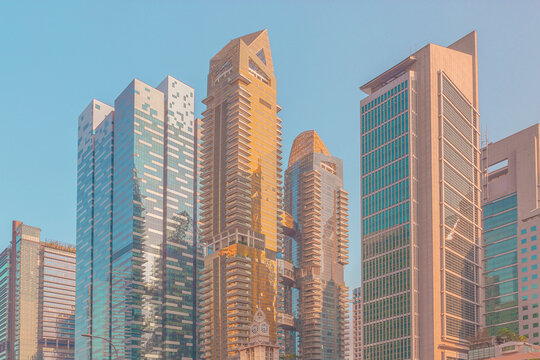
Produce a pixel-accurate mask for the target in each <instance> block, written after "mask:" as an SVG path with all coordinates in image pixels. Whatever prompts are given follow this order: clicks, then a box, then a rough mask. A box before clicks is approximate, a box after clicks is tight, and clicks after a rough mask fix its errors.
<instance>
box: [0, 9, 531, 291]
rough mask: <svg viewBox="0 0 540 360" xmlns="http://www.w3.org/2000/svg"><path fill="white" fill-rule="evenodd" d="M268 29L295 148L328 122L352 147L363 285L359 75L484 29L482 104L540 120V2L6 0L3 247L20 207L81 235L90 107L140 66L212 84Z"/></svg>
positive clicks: (326, 135)
mask: <svg viewBox="0 0 540 360" xmlns="http://www.w3.org/2000/svg"><path fill="white" fill-rule="evenodd" d="M263 28H268V30H269V35H270V41H271V46H272V53H273V58H274V64H275V73H276V76H277V81H278V82H277V86H278V101H279V103H280V104H281V106H282V107H283V111H282V112H281V113H280V115H281V117H282V118H283V128H284V137H283V151H284V154H285V161H284V163H285V164H286V163H287V162H286V159H287V156H288V153H289V151H290V146H291V144H292V141H293V139H294V137H295V136H296V135H297V134H299V133H300V132H302V131H304V130H308V129H315V130H317V132H318V133H319V134H320V135H321V137H322V139H323V141H324V142H325V143H326V145H327V147H328V149H329V150H330V152H331V153H332V154H333V155H335V156H338V157H341V158H343V160H344V165H345V187H346V189H348V191H349V192H350V194H351V206H350V218H351V232H350V243H351V247H350V250H351V264H350V265H349V266H348V269H347V274H346V275H347V276H346V278H347V282H348V285H349V286H350V287H351V288H353V287H356V286H358V285H359V284H360V276H359V274H360V193H359V189H360V180H359V174H360V155H359V133H360V130H359V102H360V99H361V98H362V97H364V95H363V94H362V92H361V91H360V90H359V86H360V85H362V84H363V83H365V82H367V81H368V80H370V79H372V78H373V77H375V76H376V75H378V74H379V73H380V72H382V71H384V70H385V69H387V68H388V67H390V66H392V65H394V64H396V63H397V62H399V61H400V60H402V59H403V58H405V57H406V56H408V55H409V54H410V52H413V51H414V50H415V49H420V48H421V47H422V46H424V45H425V44H426V43H428V42H433V43H436V44H440V45H444V46H446V45H448V44H450V43H452V42H454V41H455V40H457V39H458V38H460V37H461V36H463V35H465V34H467V33H469V32H470V31H472V30H473V29H476V30H477V31H478V39H479V40H478V41H479V73H480V82H479V83H480V113H481V119H482V123H483V124H484V126H485V125H486V124H487V128H488V131H489V137H490V139H491V140H493V141H494V140H497V139H500V138H502V137H504V136H506V135H507V134H511V133H512V132H515V131H518V130H520V129H522V128H525V127H527V126H529V125H532V124H533V123H536V122H538V121H539V119H540V115H539V114H540V101H539V100H538V94H539V91H538V84H540V70H539V59H540V40H539V39H540V2H538V1H517V2H514V1H446V2H442V1H434V2H432V1H422V2H416V3H414V2H410V1H395V2H394V1H354V2H345V1H303V0H298V1H264V2H263V1H260V2H257V1H253V2H251V1H224V2H210V1H200V2H199V1H189V2H188V1H183V2H180V1H139V0H135V1H133V0H132V1H47V2H45V1H40V2H36V3H30V2H24V1H3V2H2V3H1V5H0V33H1V34H2V46H1V50H0V80H1V87H0V137H1V140H0V165H1V167H0V234H1V235H0V247H4V246H6V245H7V244H8V242H9V240H10V238H11V220H13V219H19V220H22V221H23V222H25V223H27V224H29V225H34V226H38V227H41V228H42V234H43V236H44V237H45V238H51V239H56V240H60V241H65V242H74V241H75V213H76V168H77V117H78V115H79V114H80V112H81V111H82V110H83V109H84V108H85V107H86V106H87V105H88V103H89V102H90V100H91V99H92V98H97V99H100V100H102V101H104V102H106V103H109V104H113V101H114V99H115V97H116V96H117V95H119V94H120V92H121V91H122V90H123V89H124V88H125V87H126V86H127V85H128V83H129V82H130V81H131V80H132V79H133V78H134V77H137V78H139V79H141V80H142V81H145V82H147V83H149V84H151V85H157V84H158V83H159V82H160V81H161V80H162V79H163V78H164V77H165V76H166V75H167V74H171V75H173V76H175V77H177V78H179V79H180V80H182V81H184V82H186V83H187V84H189V85H191V86H192V87H194V88H195V91H196V97H197V99H198V101H197V102H196V114H200V113H201V111H203V110H204V106H203V105H202V104H201V103H200V100H202V99H203V98H204V97H205V94H206V76H207V72H208V63H209V59H210V58H211V57H212V56H213V55H214V54H215V53H216V52H217V51H218V50H220V49H221V48H222V47H223V46H224V45H225V44H226V43H227V42H228V41H229V40H230V39H232V38H235V37H237V36H240V35H244V34H247V33H250V32H254V31H257V30H260V29H263Z"/></svg>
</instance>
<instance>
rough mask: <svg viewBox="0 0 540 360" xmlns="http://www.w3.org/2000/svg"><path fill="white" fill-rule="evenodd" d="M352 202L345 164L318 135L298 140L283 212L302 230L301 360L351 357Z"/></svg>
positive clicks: (298, 235)
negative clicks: (346, 274)
mask: <svg viewBox="0 0 540 360" xmlns="http://www.w3.org/2000/svg"><path fill="white" fill-rule="evenodd" d="M348 201H349V200H348V193H347V192H346V191H345V190H344V188H343V162H342V160H341V159H338V158H336V157H333V156H332V155H330V152H329V151H328V149H327V148H326V146H325V145H324V143H323V142H322V140H321V138H320V137H319V135H318V134H317V133H316V132H315V131H313V130H311V131H306V132H303V133H301V134H300V135H298V136H297V137H296V139H295V140H294V142H293V145H292V149H291V154H290V156H289V164H288V168H287V170H286V172H285V191H284V205H285V206H284V207H285V211H286V212H287V213H289V214H291V216H292V218H293V220H294V223H295V224H296V229H297V232H296V239H295V243H296V246H295V247H296V249H295V250H296V252H297V254H295V255H294V256H296V257H297V259H298V262H297V265H296V270H295V273H296V276H295V282H296V287H297V288H298V289H299V296H298V326H297V331H298V333H299V338H300V346H299V354H300V356H302V358H306V359H325V360H326V359H344V358H346V356H347V353H348V351H347V326H348V302H347V296H348V289H347V287H346V286H345V281H344V275H343V273H344V268H345V265H346V264H348V206H349V203H348ZM285 240H287V239H285ZM289 246H290V245H289V244H287V243H285V244H284V247H285V248H287V247H289ZM293 246H294V244H293Z"/></svg>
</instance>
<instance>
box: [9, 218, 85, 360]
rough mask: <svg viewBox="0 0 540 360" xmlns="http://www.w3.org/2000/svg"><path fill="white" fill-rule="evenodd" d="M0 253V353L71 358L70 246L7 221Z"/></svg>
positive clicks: (17, 359) (24, 358) (16, 358)
mask: <svg viewBox="0 0 540 360" xmlns="http://www.w3.org/2000/svg"><path fill="white" fill-rule="evenodd" d="M12 234H13V235H12V241H11V245H10V247H9V248H7V249H6V250H4V252H2V254H1V255H0V269H1V270H0V271H1V273H0V358H1V359H12V360H34V359H51V360H53V359H58V360H60V359H62V360H66V359H67V360H69V359H75V356H74V347H75V342H74V340H75V339H74V326H75V248H74V247H73V246H72V245H67V244H60V243H58V242H54V241H41V240H40V234H41V230H40V229H39V228H36V227H33V226H29V225H26V224H23V223H22V222H20V221H13V233H12Z"/></svg>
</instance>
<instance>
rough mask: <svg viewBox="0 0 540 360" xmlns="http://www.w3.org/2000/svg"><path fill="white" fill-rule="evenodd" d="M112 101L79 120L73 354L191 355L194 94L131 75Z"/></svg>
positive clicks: (94, 105) (195, 254) (169, 80)
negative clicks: (130, 78)
mask: <svg viewBox="0 0 540 360" xmlns="http://www.w3.org/2000/svg"><path fill="white" fill-rule="evenodd" d="M114 105H115V106H114V108H113V107H111V106H109V105H106V104H104V103H102V102H100V101H97V100H92V102H91V103H90V105H89V106H88V107H87V108H86V109H85V110H84V111H83V113H82V114H81V115H80V117H79V145H78V146H79V153H78V184H77V202H78V203H77V205H78V206H77V249H78V254H79V255H78V257H77V318H76V327H75V330H76V331H75V332H76V336H75V340H76V357H77V359H104V358H116V357H117V355H116V354H117V353H118V357H120V358H126V359H140V358H155V359H173V358H174V359H178V358H190V359H196V358H197V357H198V355H197V326H196V324H197V301H196V299H197V266H200V265H202V263H200V262H198V259H199V258H201V257H202V253H201V251H200V248H199V247H198V246H197V239H196V236H195V235H196V234H195V228H196V227H195V226H194V216H195V211H196V204H195V201H194V192H195V191H196V174H197V171H196V155H195V154H196V152H197V150H196V142H195V141H194V133H195V131H196V129H195V127H196V124H195V121H194V113H193V110H194V92H193V89H192V88H190V87H189V86H187V85H185V84H184V83H182V82H180V81H179V80H177V79H175V78H173V77H171V76H168V77H166V78H165V79H164V80H163V81H162V82H161V84H160V85H159V86H158V87H157V88H153V87H151V86H149V85H147V84H145V83H143V82H141V81H139V80H137V79H135V80H133V81H132V82H131V84H129V86H128V87H127V88H126V89H125V90H124V91H123V92H122V94H120V96H119V97H118V98H117V99H116V100H115V104H114ZM83 335H86V336H84V337H83Z"/></svg>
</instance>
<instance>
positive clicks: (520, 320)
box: [482, 124, 540, 345]
mask: <svg viewBox="0 0 540 360" xmlns="http://www.w3.org/2000/svg"><path fill="white" fill-rule="evenodd" d="M539 141H540V126H539V125H538V124H536V125H533V126H531V127H529V128H527V129H525V130H522V131H520V132H518V133H515V134H512V135H510V136H508V137H506V138H504V139H501V140H499V141H497V142H494V143H489V144H487V146H485V147H484V148H483V149H482V164H483V170H484V174H485V177H484V182H483V185H484V188H483V190H484V191H483V203H484V212H483V220H484V233H483V245H484V258H485V261H484V270H485V286H486V291H485V302H484V304H485V326H486V328H487V330H488V332H489V334H490V335H492V336H494V335H497V333H498V332H499V331H501V330H502V329H505V328H506V329H508V330H511V331H513V332H515V333H517V334H519V335H523V336H526V337H527V339H528V340H527V341H528V342H529V343H531V344H535V345H538V344H539V342H540V335H539V334H540V325H539V324H540V317H539V314H540V310H539V306H538V305H539V304H540V299H539V296H540V289H539V284H540V280H539V279H538V276H539V274H540V270H539V269H538V266H539V265H540V260H539V259H538V256H539V255H540V251H539V250H538V247H539V240H538V236H539V235H540V234H539V230H540V212H539V208H540V195H539V192H538V184H539V183H540V173H539V171H538V169H539V168H540V163H539V158H540V150H539V148H538V143H539ZM537 229H538V230H537Z"/></svg>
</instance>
